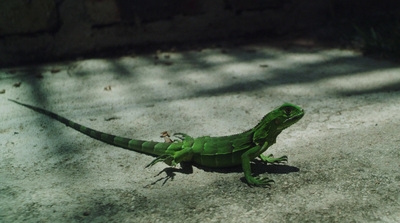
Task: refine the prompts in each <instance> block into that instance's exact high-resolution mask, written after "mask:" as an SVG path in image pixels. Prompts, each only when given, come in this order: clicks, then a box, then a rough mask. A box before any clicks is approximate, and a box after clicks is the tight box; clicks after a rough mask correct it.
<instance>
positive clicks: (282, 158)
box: [259, 154, 288, 164]
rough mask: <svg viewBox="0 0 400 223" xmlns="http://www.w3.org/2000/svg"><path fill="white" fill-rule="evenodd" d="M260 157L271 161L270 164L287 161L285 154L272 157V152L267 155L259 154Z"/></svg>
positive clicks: (268, 161)
mask: <svg viewBox="0 0 400 223" xmlns="http://www.w3.org/2000/svg"><path fill="white" fill-rule="evenodd" d="M259 157H260V159H261V160H262V161H264V162H266V163H272V164H278V163H283V162H287V161H288V157H287V156H281V157H279V158H274V156H273V155H272V154H269V155H268V156H264V155H263V154H260V156H259Z"/></svg>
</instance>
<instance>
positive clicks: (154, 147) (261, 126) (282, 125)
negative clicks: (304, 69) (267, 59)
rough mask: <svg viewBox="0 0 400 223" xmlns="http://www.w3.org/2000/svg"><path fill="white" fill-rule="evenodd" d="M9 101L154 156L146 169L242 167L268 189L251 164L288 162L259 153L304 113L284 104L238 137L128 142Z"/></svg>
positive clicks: (251, 181) (267, 181) (183, 136)
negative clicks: (156, 166) (187, 165)
mask: <svg viewBox="0 0 400 223" xmlns="http://www.w3.org/2000/svg"><path fill="white" fill-rule="evenodd" d="M9 100H10V101H13V102H15V103H17V104H19V105H23V106H25V107H28V108H30V109H32V110H34V111H36V112H39V113H42V114H45V115H47V116H49V117H51V118H53V119H56V120H58V121H60V122H61V123H64V124H65V125H67V126H69V127H71V128H73V129H75V130H77V131H79V132H81V133H83V134H85V135H88V136H90V137H92V138H94V139H97V140H100V141H102V142H105V143H109V144H111V145H114V146H118V147H122V148H125V149H129V150H133V151H136V152H140V153H145V154H149V155H153V156H157V158H156V159H155V160H154V161H152V162H151V163H150V164H148V165H147V166H153V165H154V164H156V163H158V162H165V163H166V164H168V165H170V166H175V165H176V164H178V163H180V162H194V163H196V164H199V165H201V166H204V167H211V168H223V167H231V166H237V165H242V168H243V172H244V176H245V178H246V180H247V182H248V183H249V184H250V185H254V186H269V185H270V184H271V183H272V182H273V180H270V179H269V178H267V177H253V176H252V174H251V167H250V161H252V160H254V159H255V158H257V157H259V158H260V159H261V160H262V161H264V162H265V163H280V162H284V161H287V156H282V157H280V158H273V157H272V154H271V155H268V156H264V155H263V154H262V153H263V152H265V151H266V150H267V149H268V147H270V146H271V145H272V144H274V143H275V142H276V137H277V136H278V135H279V133H281V132H282V130H284V129H286V128H287V127H289V126H291V125H293V124H294V123H296V122H297V121H299V120H300V119H301V118H302V117H303V115H304V111H303V109H301V108H300V107H298V106H296V105H292V104H283V105H282V106H280V107H278V108H277V109H275V110H273V111H271V112H270V113H268V114H267V115H265V116H264V117H263V118H262V120H261V121H260V122H259V123H258V124H257V125H256V126H255V127H254V128H252V129H250V130H248V131H245V132H243V133H240V134H235V135H230V136H222V137H210V136H202V137H198V138H192V137H191V136H189V135H186V134H183V133H176V134H175V135H176V136H177V138H179V139H180V140H175V141H174V142H154V141H143V140H136V139H129V138H124V137H119V136H115V135H111V134H107V133H103V132H99V131H96V130H94V129H91V128H88V127H86V126H83V125H80V124H78V123H75V122H73V121H71V120H68V119H66V118H64V117H61V116H59V115H57V114H55V113H53V112H50V111H47V110H44V109H42V108H38V107H34V106H31V105H27V104H23V103H20V102H17V101H14V100H11V99H9Z"/></svg>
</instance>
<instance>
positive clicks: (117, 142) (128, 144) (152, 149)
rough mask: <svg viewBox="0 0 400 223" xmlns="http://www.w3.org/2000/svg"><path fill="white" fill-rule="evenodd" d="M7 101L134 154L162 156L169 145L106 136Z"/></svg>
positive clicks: (46, 113) (40, 109)
mask: <svg viewBox="0 0 400 223" xmlns="http://www.w3.org/2000/svg"><path fill="white" fill-rule="evenodd" d="M8 100H9V101H12V102H14V103H17V104H19V105H22V106H25V107H27V108H30V109H32V110H34V111H36V112H39V113H42V114H44V115H47V116H49V117H50V118H53V119H55V120H57V121H59V122H61V123H63V124H65V125H66V126H69V127H71V128H73V129H75V130H77V131H79V132H81V133H83V134H85V135H87V136H90V137H92V138H94V139H97V140H100V141H102V142H105V143H108V144H111V145H114V146H118V147H122V148H125V149H128V150H133V151H136V152H140V153H145V154H149V155H153V156H159V155H163V154H164V152H165V150H167V148H168V147H169V146H170V145H171V144H170V143H161V142H153V141H144V140H136V139H129V138H124V137H119V136H115V135H111V134H107V133H104V132H100V131H97V130H94V129H91V128H88V127H86V126H83V125H80V124H78V123H76V122H73V121H71V120H68V119H66V118H64V117H62V116H59V115H57V114H55V113H53V112H50V111H47V110H45V109H42V108H38V107H35V106H32V105H28V104H24V103H21V102H18V101H15V100H12V99H8Z"/></svg>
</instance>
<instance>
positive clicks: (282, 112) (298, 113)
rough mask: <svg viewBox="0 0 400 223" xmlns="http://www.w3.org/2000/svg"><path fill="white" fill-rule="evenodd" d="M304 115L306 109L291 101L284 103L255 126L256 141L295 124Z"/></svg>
mask: <svg viewBox="0 0 400 223" xmlns="http://www.w3.org/2000/svg"><path fill="white" fill-rule="evenodd" d="M303 116H304V110H303V109H302V108H300V107H298V106H296V105H292V104H289V103H286V104H283V105H281V106H280V107H278V108H276V109H275V110H273V111H271V112H270V113H268V114H267V115H265V116H264V118H263V119H262V120H261V121H260V122H259V123H258V125H257V126H256V127H255V128H254V130H255V132H254V136H253V137H254V141H256V142H259V141H262V140H263V139H265V138H266V137H267V135H269V134H271V133H274V132H275V134H279V133H280V132H281V131H282V130H284V129H286V128H287V127H289V126H291V125H293V124H294V123H296V122H297V121H299V120H300V119H301V118H302V117H303Z"/></svg>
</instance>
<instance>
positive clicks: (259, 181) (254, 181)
mask: <svg viewBox="0 0 400 223" xmlns="http://www.w3.org/2000/svg"><path fill="white" fill-rule="evenodd" d="M247 183H248V184H250V186H256V187H270V186H271V184H272V183H275V181H273V180H271V179H269V178H268V177H260V176H257V177H249V178H247Z"/></svg>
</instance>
